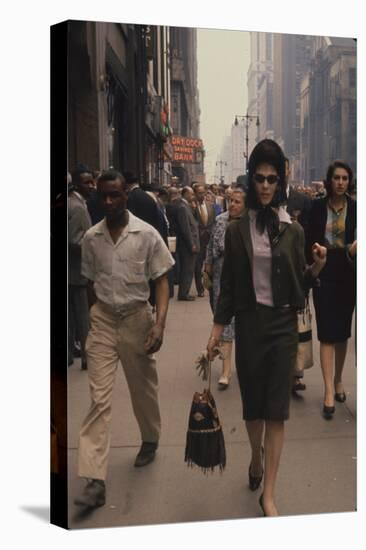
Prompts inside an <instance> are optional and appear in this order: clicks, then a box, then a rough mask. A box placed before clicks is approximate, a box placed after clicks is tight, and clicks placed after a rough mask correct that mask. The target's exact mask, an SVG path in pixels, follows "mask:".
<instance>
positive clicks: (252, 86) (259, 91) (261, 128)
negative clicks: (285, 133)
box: [248, 32, 274, 155]
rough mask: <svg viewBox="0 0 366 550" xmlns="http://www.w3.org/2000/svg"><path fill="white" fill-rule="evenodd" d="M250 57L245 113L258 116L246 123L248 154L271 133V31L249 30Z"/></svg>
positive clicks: (272, 75) (272, 76) (271, 135)
mask: <svg viewBox="0 0 366 550" xmlns="http://www.w3.org/2000/svg"><path fill="white" fill-rule="evenodd" d="M250 52H251V55H250V57H251V61H250V65H249V69H248V115H250V116H252V117H257V116H258V117H259V125H257V124H256V123H255V118H254V119H253V120H252V121H251V122H249V123H248V139H249V141H248V144H249V146H248V154H249V155H250V152H251V150H252V149H253V147H254V145H255V144H256V143H257V142H258V141H259V140H260V139H264V138H273V137H274V129H273V124H274V120H273V117H274V104H273V86H274V80H273V79H274V74H273V34H272V33H263V32H251V33H250Z"/></svg>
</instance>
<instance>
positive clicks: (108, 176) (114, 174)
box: [97, 170, 126, 187]
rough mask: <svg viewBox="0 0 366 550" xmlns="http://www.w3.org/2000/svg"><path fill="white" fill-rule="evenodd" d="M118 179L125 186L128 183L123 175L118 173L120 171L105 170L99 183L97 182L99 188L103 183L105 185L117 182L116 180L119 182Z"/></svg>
mask: <svg viewBox="0 0 366 550" xmlns="http://www.w3.org/2000/svg"><path fill="white" fill-rule="evenodd" d="M118 179H119V180H120V182H121V183H122V185H123V186H124V185H125V183H126V180H125V178H124V177H123V175H122V174H121V172H118V170H105V171H104V172H102V173H101V175H100V176H99V178H98V181H97V186H98V187H99V185H100V184H101V183H103V182H104V181H115V180H118Z"/></svg>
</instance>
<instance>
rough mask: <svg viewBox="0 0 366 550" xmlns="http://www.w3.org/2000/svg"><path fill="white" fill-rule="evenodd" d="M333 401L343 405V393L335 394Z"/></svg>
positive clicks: (344, 398)
mask: <svg viewBox="0 0 366 550" xmlns="http://www.w3.org/2000/svg"><path fill="white" fill-rule="evenodd" d="M334 399H335V400H336V401H338V403H344V402H345V400H346V394H345V393H344V392H342V393H335V394H334Z"/></svg>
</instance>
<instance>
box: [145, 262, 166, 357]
mask: <svg viewBox="0 0 366 550" xmlns="http://www.w3.org/2000/svg"><path fill="white" fill-rule="evenodd" d="M154 282H155V297H156V321H155V324H154V325H153V327H152V328H151V330H150V332H149V334H148V337H147V339H146V341H145V350H146V353H147V354H148V355H149V354H150V353H155V352H156V351H159V349H160V348H161V345H162V343H163V335H164V329H165V322H166V316H167V313H168V305H169V283H168V277H167V274H166V273H164V274H163V275H161V276H160V277H158V278H157V279H155V281H154Z"/></svg>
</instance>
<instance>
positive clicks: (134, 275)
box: [123, 260, 147, 284]
mask: <svg viewBox="0 0 366 550" xmlns="http://www.w3.org/2000/svg"><path fill="white" fill-rule="evenodd" d="M123 280H124V281H125V283H126V284H141V283H144V282H146V280H147V278H146V275H145V262H144V261H136V260H123Z"/></svg>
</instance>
